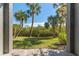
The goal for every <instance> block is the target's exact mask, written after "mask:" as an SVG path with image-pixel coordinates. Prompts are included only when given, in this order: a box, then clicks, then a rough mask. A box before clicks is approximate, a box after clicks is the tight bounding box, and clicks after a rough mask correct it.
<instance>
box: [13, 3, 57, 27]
mask: <svg viewBox="0 0 79 59" xmlns="http://www.w3.org/2000/svg"><path fill="white" fill-rule="evenodd" d="M40 6H41V12H40V13H39V15H36V16H35V21H34V26H38V25H41V26H44V23H45V22H47V18H48V16H50V15H52V16H54V15H56V9H55V8H53V6H52V4H51V3H41V4H40ZM28 9H29V7H27V5H26V4H24V3H14V4H13V14H15V12H17V11H18V10H23V11H26V10H28ZM31 21H32V20H31V17H30V18H28V19H27V23H24V27H26V26H30V25H31ZM19 23H20V22H19V21H17V20H16V18H15V17H14V16H13V24H19Z"/></svg>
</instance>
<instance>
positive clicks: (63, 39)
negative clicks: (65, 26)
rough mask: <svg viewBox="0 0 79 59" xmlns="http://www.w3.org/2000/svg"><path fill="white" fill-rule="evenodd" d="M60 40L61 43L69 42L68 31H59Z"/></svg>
mask: <svg viewBox="0 0 79 59" xmlns="http://www.w3.org/2000/svg"><path fill="white" fill-rule="evenodd" d="M59 40H60V43H61V44H67V39H66V33H65V32H61V33H59Z"/></svg>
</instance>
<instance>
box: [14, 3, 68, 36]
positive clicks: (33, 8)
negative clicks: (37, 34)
mask: <svg viewBox="0 0 79 59" xmlns="http://www.w3.org/2000/svg"><path fill="white" fill-rule="evenodd" d="M26 5H27V6H28V7H29V9H28V10H26V11H22V10H19V11H17V12H16V13H15V14H14V16H15V17H16V20H17V21H20V28H19V29H17V30H16V32H15V35H14V37H16V36H17V35H18V34H19V33H20V32H21V30H22V29H23V23H24V22H27V19H28V18H29V17H30V18H32V24H31V28H30V35H29V36H30V37H31V36H32V31H33V24H34V21H35V16H36V15H38V14H39V13H40V11H41V7H40V4H38V3H27V4H26ZM53 7H54V8H56V16H52V15H51V16H49V17H48V22H46V23H45V24H44V25H45V27H46V28H47V29H48V28H49V27H50V26H51V27H52V29H53V32H54V33H56V26H58V25H60V29H61V26H62V24H64V22H65V19H66V14H67V12H66V11H67V4H65V3H59V4H55V3H54V4H53ZM60 31H61V30H60ZM53 36H54V37H55V36H56V34H53Z"/></svg>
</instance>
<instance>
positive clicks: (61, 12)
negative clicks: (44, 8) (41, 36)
mask: <svg viewBox="0 0 79 59" xmlns="http://www.w3.org/2000/svg"><path fill="white" fill-rule="evenodd" d="M53 8H56V15H55V16H52V15H50V16H49V17H48V22H46V23H45V24H44V25H45V27H46V28H48V27H49V26H51V27H52V29H53V33H54V34H53V36H54V37H55V36H56V34H58V33H56V29H57V26H59V32H62V25H63V26H64V24H65V21H66V17H67V4H65V3H59V4H56V3H54V4H53Z"/></svg>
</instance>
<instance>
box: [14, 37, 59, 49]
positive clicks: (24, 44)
mask: <svg viewBox="0 0 79 59" xmlns="http://www.w3.org/2000/svg"><path fill="white" fill-rule="evenodd" d="M56 42H59V39H58V38H52V37H50V38H49V37H48V38H45V37H43V38H42V37H39V38H37V37H31V38H28V37H16V38H15V39H14V40H13V48H18V49H25V48H27V49H29V48H58V47H57V46H54V45H53V44H54V43H56Z"/></svg>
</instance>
